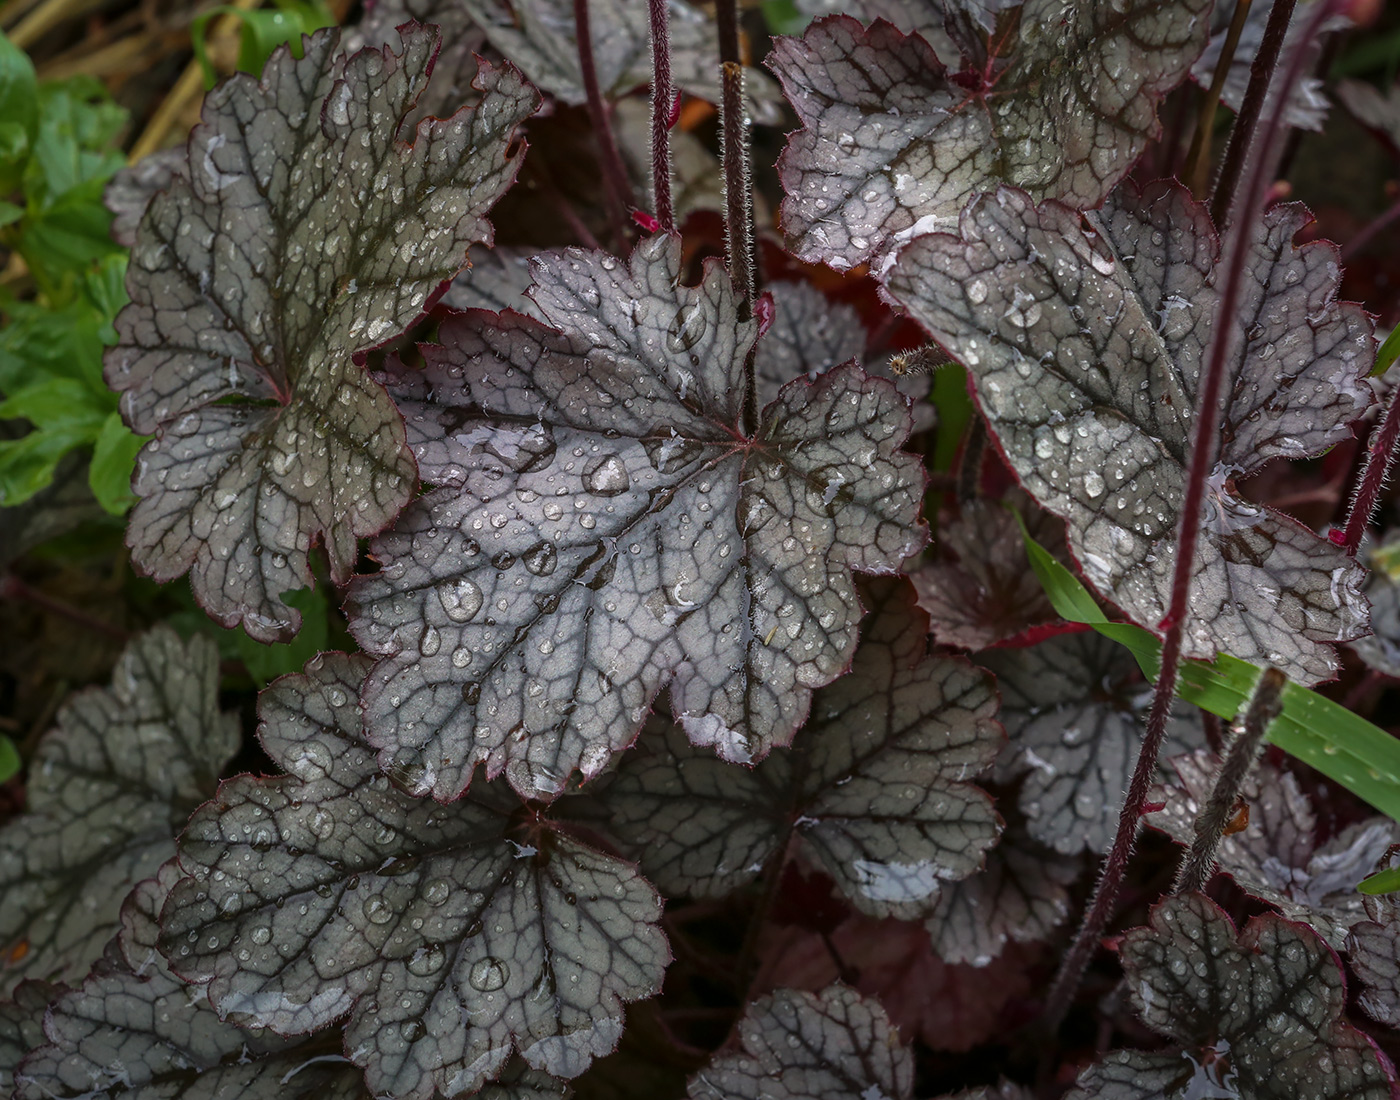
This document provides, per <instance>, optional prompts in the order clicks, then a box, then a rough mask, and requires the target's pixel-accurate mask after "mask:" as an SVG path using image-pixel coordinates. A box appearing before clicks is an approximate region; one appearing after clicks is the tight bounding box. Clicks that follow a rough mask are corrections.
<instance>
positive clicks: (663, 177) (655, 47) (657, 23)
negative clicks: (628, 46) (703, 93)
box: [649, 0, 676, 233]
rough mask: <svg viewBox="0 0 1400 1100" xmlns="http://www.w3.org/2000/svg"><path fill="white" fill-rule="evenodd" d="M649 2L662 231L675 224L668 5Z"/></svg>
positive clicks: (654, 172) (655, 172) (655, 186)
mask: <svg viewBox="0 0 1400 1100" xmlns="http://www.w3.org/2000/svg"><path fill="white" fill-rule="evenodd" d="M649 2H650V4H651V181H652V182H651V187H652V197H653V199H654V201H655V203H656V207H655V213H656V220H657V222H658V223H659V225H660V228H661V232H663V233H670V232H672V231H674V230H675V228H676V214H675V210H674V209H673V208H672V205H671V104H672V103H673V102H674V96H675V93H674V91H673V90H672V87H671V34H670V25H669V19H670V7H669V5H668V2H667V0H649Z"/></svg>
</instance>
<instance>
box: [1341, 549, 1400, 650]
mask: <svg viewBox="0 0 1400 1100" xmlns="http://www.w3.org/2000/svg"><path fill="white" fill-rule="evenodd" d="M1370 566H1371V572H1370V575H1369V576H1368V577H1367V578H1366V599H1367V601H1368V602H1369V603H1370V605H1371V633H1370V634H1368V635H1367V636H1366V637H1364V638H1357V639H1356V640H1355V641H1353V642H1352V643H1351V648H1352V649H1353V650H1355V651H1356V655H1357V656H1358V657H1360V658H1361V659H1362V660H1363V661H1365V662H1366V663H1367V664H1368V665H1370V666H1371V668H1373V669H1375V670H1376V671H1377V672H1383V673H1385V674H1386V675H1387V676H1400V532H1395V531H1388V532H1386V534H1385V536H1384V538H1382V539H1381V540H1380V544H1379V545H1377V546H1374V547H1373V548H1372V549H1371V553H1370Z"/></svg>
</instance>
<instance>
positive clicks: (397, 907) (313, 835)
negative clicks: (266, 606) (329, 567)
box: [161, 654, 669, 1100]
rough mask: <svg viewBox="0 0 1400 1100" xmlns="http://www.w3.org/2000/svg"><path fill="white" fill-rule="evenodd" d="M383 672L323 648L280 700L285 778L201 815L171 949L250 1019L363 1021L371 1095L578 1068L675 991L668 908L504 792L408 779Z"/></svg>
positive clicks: (423, 1097) (267, 706) (352, 1031)
mask: <svg viewBox="0 0 1400 1100" xmlns="http://www.w3.org/2000/svg"><path fill="white" fill-rule="evenodd" d="M367 667H368V662H367V661H365V660H364V659H363V658H356V657H346V656H344V655H341V654H330V655H326V656H324V657H321V658H316V659H315V660H313V661H312V662H311V663H310V664H309V665H308V666H307V671H306V673H305V674H304V675H299V676H290V677H284V678H283V679H281V680H279V681H277V682H276V683H275V684H274V685H273V686H272V687H270V688H269V689H268V690H267V692H265V693H264V694H263V696H262V699H261V700H260V713H261V718H262V726H261V728H260V737H261V740H262V744H263V747H264V749H265V750H266V751H267V753H268V755H270V756H271V757H272V758H273V759H274V760H275V761H277V762H278V763H279V764H280V765H282V766H283V767H285V768H286V769H287V770H288V772H289V773H290V774H288V775H283V776H276V777H273V778H270V779H256V778H254V777H252V776H242V777H239V778H237V779H234V780H232V781H230V782H228V783H225V784H224V785H223V786H222V787H221V788H220V790H219V794H218V796H217V797H216V798H215V799H214V801H212V802H209V803H207V804H206V805H205V806H203V807H201V808H200V810H199V811H198V812H196V813H195V815H194V816H193V817H192V818H191V819H190V824H189V826H188V827H187V828H186V830H185V832H184V834H183V836H182V837H181V840H180V863H181V866H182V867H183V868H184V870H185V871H187V872H188V873H190V875H191V876H192V877H190V878H187V879H185V880H183V881H182V882H181V883H179V884H178V885H177V886H176V887H175V889H174V890H173V891H172V893H171V897H170V900H169V901H168V902H167V903H166V906H165V911H164V916H163V921H162V924H163V930H164V936H163V938H162V942H161V950H162V951H163V952H164V953H165V954H166V955H167V956H168V957H169V958H170V959H171V961H172V964H173V966H174V968H175V969H176V970H177V971H178V972H179V973H180V974H181V975H183V976H185V977H187V978H189V979H191V980H195V981H199V982H207V983H208V988H209V997H210V1000H211V1001H212V1003H213V1004H214V1005H215V1006H216V1007H217V1008H218V1010H219V1011H220V1013H221V1014H224V1015H227V1016H228V1018H230V1019H233V1020H235V1021H239V1022H246V1023H250V1024H253V1023H256V1024H260V1025H264V1026H267V1027H270V1028H273V1029H275V1030H277V1031H279V1032H281V1033H283V1034H300V1033H305V1032H310V1031H314V1030H316V1029H318V1028H321V1027H325V1026H327V1025H328V1024H331V1023H333V1022H335V1021H336V1020H339V1019H341V1018H343V1017H347V1016H348V1020H347V1022H346V1030H345V1046H346V1050H347V1051H348V1053H349V1056H350V1058H351V1060H352V1061H354V1062H355V1064H356V1065H362V1066H364V1067H365V1069H366V1074H365V1077H366V1081H367V1083H368V1085H369V1088H370V1091H371V1092H373V1093H374V1094H376V1095H379V1094H382V1093H385V1092H388V1093H392V1094H393V1095H394V1096H396V1097H412V1098H415V1100H428V1098H430V1097H432V1096H433V1093H434V1090H437V1091H439V1092H442V1093H444V1094H446V1095H448V1096H457V1095H461V1094H463V1093H468V1092H473V1091H476V1090H477V1089H479V1088H481V1087H482V1085H483V1084H485V1083H486V1082H487V1081H489V1080H491V1079H493V1078H495V1077H496V1076H497V1075H498V1074H499V1073H500V1072H501V1070H502V1068H503V1067H504V1066H505V1064H506V1061H507V1059H508V1058H509V1056H510V1055H511V1052H512V1051H513V1050H518V1051H519V1052H520V1053H521V1054H522V1055H523V1057H524V1058H525V1060H526V1061H527V1062H528V1063H529V1064H530V1065H531V1066H532V1067H534V1068H536V1069H540V1070H543V1071H545V1072H548V1073H551V1074H554V1075H557V1076H561V1077H574V1076H577V1075H578V1074H579V1073H581V1072H583V1070H584V1069H586V1068H587V1066H588V1064H589V1062H590V1061H591V1060H592V1059H593V1057H595V1056H597V1055H600V1054H606V1053H607V1052H609V1051H610V1050H612V1049H613V1047H614V1045H615V1044H616V1042H617V1037H618V1035H619V1034H620V1032H621V1030H622V1005H623V1003H624V1002H626V1001H633V1000H637V999H639V998H641V997H646V996H650V995H651V994H653V993H655V992H656V991H657V989H658V988H659V986H660V981H661V974H662V970H663V969H664V967H665V965H666V963H667V961H668V959H669V955H668V951H667V947H666V941H665V938H664V937H663V935H662V934H661V931H660V929H659V927H658V926H657V922H658V920H659V918H660V912H661V903H660V899H659V898H658V896H657V894H656V892H655V891H654V890H653V889H652V888H651V886H650V885H649V884H648V883H647V882H646V881H645V880H643V879H642V878H641V877H640V876H639V875H638V874H637V872H636V871H635V870H634V869H633V868H632V867H631V866H630V865H629V864H626V863H623V862H621V861H620V860H618V859H615V858H613V857H611V856H607V855H604V854H602V853H600V852H597V851H594V850H593V849H591V848H588V847H585V846H584V845H582V844H580V843H579V842H578V841H576V840H573V839H572V838H570V837H569V836H567V835H565V834H564V833H561V832H557V831H555V829H554V828H553V827H552V826H551V825H550V823H549V822H548V821H546V820H544V819H543V818H542V817H540V816H539V815H538V814H537V813H536V812H534V811H531V810H528V809H527V808H525V807H523V806H522V805H521V804H520V802H519V800H518V799H516V798H515V797H514V796H513V795H511V794H510V792H509V791H502V790H498V789H493V788H490V787H487V786H486V785H482V786H481V787H480V788H478V789H477V790H474V791H473V793H472V795H471V797H469V798H465V799H462V800H461V801H459V802H456V803H454V804H453V805H451V806H441V805H438V804H436V803H434V802H431V801H423V800H419V799H415V798H413V797H411V796H409V795H406V794H404V793H403V792H402V791H400V790H398V789H397V788H395V787H393V786H391V785H390V784H389V782H388V780H387V779H386V778H385V776H384V775H382V774H381V773H379V772H378V771H377V770H376V769H375V766H374V757H373V753H372V750H371V749H370V748H369V747H368V746H367V745H366V744H365V743H364V742H363V740H362V739H361V732H360V719H359V712H358V707H357V705H356V697H355V692H356V689H357V687H358V685H359V683H360V680H361V678H362V677H363V675H364V673H365V670H366V669H367Z"/></svg>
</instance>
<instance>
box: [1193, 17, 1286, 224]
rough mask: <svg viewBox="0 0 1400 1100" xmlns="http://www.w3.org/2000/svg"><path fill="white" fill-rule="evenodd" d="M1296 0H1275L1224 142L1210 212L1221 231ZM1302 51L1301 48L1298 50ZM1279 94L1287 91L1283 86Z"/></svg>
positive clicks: (1225, 221) (1236, 187)
mask: <svg viewBox="0 0 1400 1100" xmlns="http://www.w3.org/2000/svg"><path fill="white" fill-rule="evenodd" d="M1296 2H1297V0H1274V6H1273V8H1272V9H1270V11H1269V21H1268V22H1267V23H1266V24H1265V25H1264V38H1263V41H1261V42H1260V44H1259V52H1258V53H1257V54H1255V56H1254V64H1253V65H1252V66H1251V67H1250V70H1249V85H1248V87H1246V89H1245V93H1244V102H1243V103H1241V104H1240V113H1239V114H1238V115H1236V116H1235V124H1234V125H1233V126H1232V127H1230V141H1229V144H1227V145H1226V146H1225V159H1224V160H1223V161H1222V162H1221V165H1220V175H1219V176H1218V177H1217V178H1216V181H1215V188H1214V190H1213V191H1212V192H1211V197H1210V216H1211V219H1212V220H1213V221H1214V222H1215V227H1216V229H1218V230H1219V231H1220V232H1222V233H1223V232H1224V231H1225V227H1226V225H1227V224H1228V215H1229V213H1230V210H1231V209H1232V207H1233V205H1234V200H1235V193H1236V191H1238V189H1239V185H1240V180H1241V179H1242V178H1243V175H1244V170H1245V163H1246V161H1247V160H1248V158H1249V152H1250V150H1251V148H1253V146H1254V132H1255V130H1256V129H1257V128H1258V125H1259V118H1260V115H1261V114H1262V113H1263V110H1264V101H1265V99H1266V98H1267V97H1268V94H1269V85H1270V84H1271V83H1272V81H1273V75H1274V68H1275V67H1276V66H1277V65H1278V59H1279V55H1280V54H1281V53H1282V52H1283V43H1284V40H1285V39H1286V38H1287V36H1288V24H1289V22H1290V21H1291V20H1292V19H1293V8H1294V6H1295V4H1296ZM1299 52H1301V51H1299ZM1280 94H1285V93H1284V92H1283V91H1282V90H1281V92H1280Z"/></svg>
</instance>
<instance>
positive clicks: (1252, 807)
mask: <svg viewBox="0 0 1400 1100" xmlns="http://www.w3.org/2000/svg"><path fill="white" fill-rule="evenodd" d="M1171 764H1172V767H1173V768H1174V769H1175V770H1176V773H1177V776H1178V777H1179V782H1178V784H1177V785H1170V786H1162V787H1156V788H1154V789H1153V792H1152V796H1151V800H1152V801H1153V802H1159V803H1164V805H1163V808H1162V809H1161V810H1158V811H1156V812H1155V813H1152V814H1149V815H1147V817H1146V818H1145V820H1146V822H1147V824H1149V825H1151V826H1153V827H1154V828H1157V829H1161V830H1162V831H1163V832H1165V833H1166V834H1167V835H1168V836H1170V837H1171V838H1172V839H1173V840H1175V841H1177V842H1178V843H1179V844H1185V845H1189V844H1190V843H1191V841H1192V839H1193V837H1194V836H1195V820H1196V817H1197V815H1198V813H1199V811H1200V807H1201V806H1203V805H1204V804H1205V802H1206V800H1207V799H1208V798H1209V797H1210V790H1211V787H1212V785H1213V783H1214V780H1215V775H1216V773H1217V772H1218V770H1219V760H1218V758H1216V757H1215V756H1214V755H1213V754H1211V753H1209V752H1205V751H1198V752H1195V753H1191V754H1188V755H1185V756H1178V757H1175V758H1173V760H1172V761H1171ZM1241 796H1242V797H1243V798H1244V799H1245V801H1246V802H1248V803H1249V824H1248V826H1247V827H1246V828H1245V829H1244V830H1242V831H1241V832H1237V833H1234V834H1233V835H1231V836H1227V837H1224V838H1223V839H1222V840H1221V842H1220V845H1219V847H1218V848H1217V849H1216V863H1217V865H1218V867H1219V869H1220V870H1221V871H1223V872H1225V873H1226V874H1228V875H1229V876H1230V877H1231V878H1232V879H1234V880H1235V882H1236V884H1237V885H1238V886H1239V887H1240V889H1242V890H1244V891H1245V892H1246V893H1248V894H1252V895H1254V896H1255V897H1257V898H1259V899H1260V900H1262V901H1266V902H1268V903H1269V904H1270V905H1273V906H1275V907H1276V908H1278V909H1279V910H1280V911H1281V912H1282V913H1283V914H1284V916H1286V917H1289V918H1291V919H1293V920H1298V921H1302V922H1304V923H1305V924H1309V925H1311V926H1312V927H1313V928H1315V929H1316V930H1317V932H1318V934H1319V935H1321V936H1322V938H1323V939H1325V940H1326V941H1327V942H1328V943H1329V944H1331V945H1332V947H1334V948H1336V949H1338V950H1340V949H1341V947H1342V944H1343V942H1344V941H1345V939H1346V935H1347V930H1348V928H1350V927H1351V925H1353V924H1354V923H1355V922H1356V921H1358V920H1360V919H1361V918H1362V916H1363V911H1362V902H1363V900H1364V899H1363V898H1362V896H1361V895H1360V894H1359V893H1357V890H1356V885H1357V883H1359V882H1360V881H1361V880H1362V879H1363V878H1365V877H1366V876H1367V875H1368V874H1370V873H1371V870H1372V869H1373V868H1374V867H1375V865H1376V861H1377V860H1378V859H1379V858H1380V857H1381V856H1382V855H1384V854H1385V851H1386V849H1387V848H1388V847H1389V846H1390V845H1391V844H1392V843H1394V842H1395V841H1397V840H1400V825H1397V824H1396V823H1395V822H1393V821H1391V820H1390V819H1389V818H1385V817H1372V818H1368V819H1367V820H1365V821H1360V822H1357V823H1356V824H1353V825H1348V826H1347V827H1346V828H1345V829H1343V830H1342V831H1341V832H1339V833H1337V834H1336V835H1335V836H1333V837H1331V838H1329V839H1328V840H1327V841H1325V842H1324V843H1322V844H1318V843H1317V839H1318V837H1317V833H1318V822H1317V816H1316V814H1315V813H1314V812H1313V808H1312V805H1311V803H1310V802H1309V801H1308V799H1307V796H1306V795H1304V794H1303V792H1302V789H1301V788H1300V787H1299V786H1298V780H1297V779H1296V778H1295V777H1294V776H1293V774H1292V773H1291V772H1285V771H1280V770H1279V769H1277V768H1275V767H1273V766H1272V765H1270V764H1269V763H1267V762H1260V763H1258V764H1256V765H1255V770H1254V772H1253V774H1251V776H1250V777H1249V779H1248V780H1246V782H1245V785H1244V788H1243V790H1242V792H1241Z"/></svg>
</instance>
